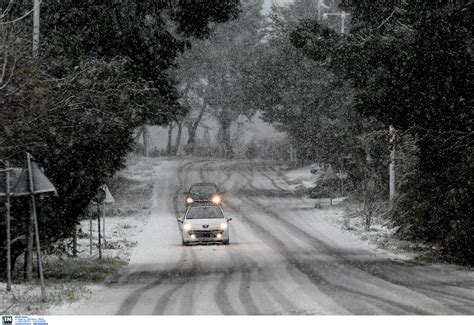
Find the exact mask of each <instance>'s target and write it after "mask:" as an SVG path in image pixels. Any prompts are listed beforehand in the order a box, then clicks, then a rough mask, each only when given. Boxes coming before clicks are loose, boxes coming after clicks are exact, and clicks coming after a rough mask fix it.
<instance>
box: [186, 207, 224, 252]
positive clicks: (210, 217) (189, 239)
mask: <svg viewBox="0 0 474 325" xmlns="http://www.w3.org/2000/svg"><path fill="white" fill-rule="evenodd" d="M231 220H232V218H226V217H225V216H224V211H223V210H222V207H221V206H220V205H212V204H205V205H191V206H189V207H188V209H187V210H186V214H185V215H184V218H183V219H178V221H179V222H180V223H181V235H182V237H183V245H189V244H190V243H200V242H206V243H209V242H221V243H223V244H224V245H228V244H229V221H231Z"/></svg>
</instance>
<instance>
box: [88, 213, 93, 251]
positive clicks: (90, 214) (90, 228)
mask: <svg viewBox="0 0 474 325" xmlns="http://www.w3.org/2000/svg"><path fill="white" fill-rule="evenodd" d="M89 255H92V213H89Z"/></svg>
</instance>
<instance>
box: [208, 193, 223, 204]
mask: <svg viewBox="0 0 474 325" xmlns="http://www.w3.org/2000/svg"><path fill="white" fill-rule="evenodd" d="M211 202H212V203H214V204H221V203H222V197H220V196H219V195H214V196H213V197H212V198H211Z"/></svg>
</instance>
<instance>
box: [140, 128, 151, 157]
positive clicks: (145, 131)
mask: <svg viewBox="0 0 474 325" xmlns="http://www.w3.org/2000/svg"><path fill="white" fill-rule="evenodd" d="M142 135H143V155H144V156H145V157H149V156H150V143H149V141H150V134H149V133H148V127H147V126H146V125H144V126H143V133H142Z"/></svg>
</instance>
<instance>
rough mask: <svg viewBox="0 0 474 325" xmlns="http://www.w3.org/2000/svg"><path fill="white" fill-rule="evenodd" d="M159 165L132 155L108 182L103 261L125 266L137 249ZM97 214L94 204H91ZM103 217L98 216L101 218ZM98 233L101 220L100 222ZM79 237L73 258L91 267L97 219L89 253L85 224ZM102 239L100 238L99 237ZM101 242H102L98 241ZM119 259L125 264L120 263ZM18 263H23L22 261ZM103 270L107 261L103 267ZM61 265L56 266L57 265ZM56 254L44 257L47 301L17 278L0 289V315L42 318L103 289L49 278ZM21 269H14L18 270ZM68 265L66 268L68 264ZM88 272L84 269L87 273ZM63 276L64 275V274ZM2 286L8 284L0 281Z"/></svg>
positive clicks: (34, 286)
mask: <svg viewBox="0 0 474 325" xmlns="http://www.w3.org/2000/svg"><path fill="white" fill-rule="evenodd" d="M157 165H159V162H158V161H156V160H155V159H147V158H136V157H132V156H131V157H130V158H129V159H128V166H127V168H126V169H124V170H123V171H121V172H119V173H118V174H117V175H116V177H115V179H114V180H113V182H112V184H109V187H110V190H111V192H112V195H114V196H115V201H116V202H115V203H113V204H110V205H109V204H108V205H107V206H106V218H105V239H106V243H107V247H106V248H102V256H103V260H105V261H107V258H112V259H113V258H118V259H119V261H116V260H112V261H111V263H109V264H113V265H120V264H126V263H127V262H128V260H129V259H130V252H131V249H132V248H133V247H134V246H136V244H137V241H138V237H139V236H140V233H141V232H143V229H144V228H145V226H146V223H147V221H148V219H149V215H150V208H151V205H152V202H151V195H150V194H151V193H150V189H151V188H153V185H154V183H155V180H154V179H155V174H154V167H155V166H157ZM91 209H92V210H94V211H95V210H96V206H91ZM101 216H102V214H101ZM101 226H102V229H101V230H102V232H103V230H104V228H103V226H104V220H103V219H102V220H101ZM78 229H80V232H79V236H78V257H77V258H76V259H71V262H74V261H76V262H77V263H79V264H80V263H81V262H82V263H91V264H93V263H95V262H94V261H97V258H98V245H97V243H98V231H97V230H98V225H97V219H94V220H92V238H93V244H92V255H91V254H90V240H89V238H90V237H89V233H90V232H89V231H90V225H89V220H82V221H81V225H80V227H78ZM102 240H103V239H102ZM102 243H103V242H102ZM120 261H123V263H122V262H120ZM20 262H21V261H20ZM104 264H105V266H107V264H108V263H107V262H105V263H104ZM58 265H59V266H58ZM60 265H61V262H60V261H59V260H58V258H57V257H56V256H46V257H45V267H46V269H45V273H46V274H45V276H46V281H45V283H46V294H47V302H46V303H42V302H41V291H40V288H39V285H38V283H36V282H33V283H31V284H29V283H24V282H23V283H18V280H15V281H14V283H13V286H12V291H11V292H10V293H8V292H6V291H4V290H3V289H2V290H1V291H0V313H2V314H6V313H9V314H31V313H34V314H42V313H44V312H45V310H47V308H48V307H50V306H54V305H57V304H65V303H66V304H67V303H69V302H74V301H76V300H78V299H87V298H88V297H90V295H91V293H92V292H94V291H95V290H100V289H101V288H102V286H98V285H96V284H91V283H90V281H88V280H87V278H88V276H85V277H84V278H85V279H78V280H77V281H73V282H68V281H64V280H62V281H61V280H58V279H51V280H50V279H48V274H47V273H48V266H50V267H56V268H57V267H61V266H60ZM20 267H21V266H20V265H18V266H17V269H20ZM66 267H67V266H66ZM85 270H86V269H84V271H85ZM64 272H67V271H64ZM0 285H1V287H2V288H3V287H6V283H0Z"/></svg>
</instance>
